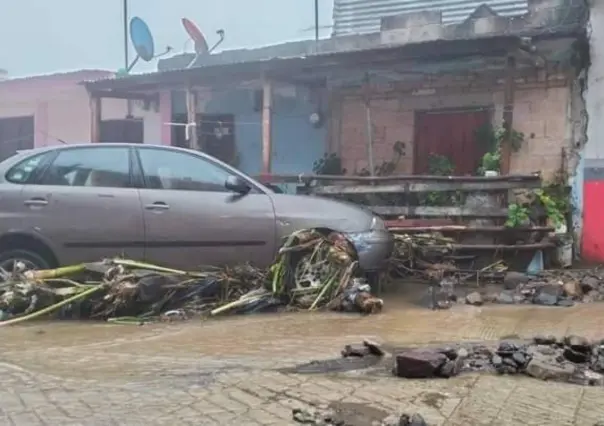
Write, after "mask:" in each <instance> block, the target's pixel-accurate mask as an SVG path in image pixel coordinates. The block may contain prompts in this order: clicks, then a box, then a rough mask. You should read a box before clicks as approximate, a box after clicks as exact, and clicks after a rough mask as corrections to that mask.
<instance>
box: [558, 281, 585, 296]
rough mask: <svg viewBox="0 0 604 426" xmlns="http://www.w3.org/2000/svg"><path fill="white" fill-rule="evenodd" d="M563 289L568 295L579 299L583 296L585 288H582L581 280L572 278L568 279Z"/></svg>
mask: <svg viewBox="0 0 604 426" xmlns="http://www.w3.org/2000/svg"><path fill="white" fill-rule="evenodd" d="M562 291H563V292H564V295H565V296H566V297H570V298H573V299H578V298H580V297H581V296H583V289H582V288H581V284H579V281H576V280H572V281H567V282H565V283H564V284H562Z"/></svg>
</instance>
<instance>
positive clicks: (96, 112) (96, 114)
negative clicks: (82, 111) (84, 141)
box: [90, 95, 103, 143]
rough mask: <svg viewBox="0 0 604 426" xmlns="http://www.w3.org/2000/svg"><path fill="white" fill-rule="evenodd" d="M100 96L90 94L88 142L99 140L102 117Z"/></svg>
mask: <svg viewBox="0 0 604 426" xmlns="http://www.w3.org/2000/svg"><path fill="white" fill-rule="evenodd" d="M102 100H103V99H102V98H101V97H99V96H95V95H90V142H92V143H95V142H100V141H101V121H102V119H103V110H102V107H101V106H102Z"/></svg>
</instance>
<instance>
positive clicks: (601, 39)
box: [584, 0, 604, 160]
mask: <svg viewBox="0 0 604 426" xmlns="http://www.w3.org/2000/svg"><path fill="white" fill-rule="evenodd" d="M590 28H591V35H590V46H591V48H590V54H591V67H590V68H589V73H588V78H587V92H586V94H585V102H586V107H587V114H588V117H589V121H588V126H587V144H586V145H585V151H584V159H585V160H591V159H604V1H602V0H593V1H592V4H591V11H590Z"/></svg>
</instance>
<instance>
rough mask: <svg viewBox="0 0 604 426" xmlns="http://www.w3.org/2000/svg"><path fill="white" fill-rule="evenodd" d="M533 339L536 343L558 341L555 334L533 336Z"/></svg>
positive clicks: (553, 342)
mask: <svg viewBox="0 0 604 426" xmlns="http://www.w3.org/2000/svg"><path fill="white" fill-rule="evenodd" d="M533 341H534V342H535V343H536V344H537V345H555V344H556V343H557V342H558V339H557V338H556V336H551V335H549V336H535V337H534V338H533Z"/></svg>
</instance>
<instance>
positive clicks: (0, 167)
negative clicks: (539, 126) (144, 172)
mask: <svg viewBox="0 0 604 426" xmlns="http://www.w3.org/2000/svg"><path fill="white" fill-rule="evenodd" d="M107 146H112V147H128V148H130V147H131V148H155V149H163V150H166V151H179V152H186V153H189V154H194V155H197V156H200V157H202V158H207V159H209V160H210V161H212V162H215V163H219V164H221V165H222V166H223V167H226V168H228V169H230V170H231V171H233V172H235V173H236V174H238V175H243V176H245V177H246V178H247V179H251V180H252V181H253V182H254V184H255V185H257V186H259V187H261V188H263V190H264V191H270V192H272V191H271V190H270V189H269V188H267V187H266V186H264V185H263V184H262V183H260V182H258V181H256V180H255V179H253V178H251V177H250V176H248V175H247V174H246V173H244V172H242V171H241V170H239V169H237V168H236V167H233V166H231V165H229V164H226V163H225V162H223V161H220V160H219V159H217V158H214V157H212V156H211V155H208V154H206V153H205V152H202V151H197V150H194V149H189V148H181V147H177V146H172V145H159V144H150V143H148V144H145V143H133V142H103V143H91V142H87V143H64V144H62V145H50V146H44V147H39V148H33V149H24V150H20V151H18V152H17V154H16V155H13V156H12V157H9V158H7V159H5V160H3V161H1V162H0V174H2V173H3V171H4V170H6V169H8V168H10V167H12V166H13V165H15V164H16V163H18V162H19V161H21V160H22V159H24V158H26V157H29V156H33V155H35V154H41V153H44V152H51V151H62V150H64V149H70V148H104V147H107ZM0 181H1V179H0Z"/></svg>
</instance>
